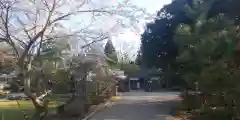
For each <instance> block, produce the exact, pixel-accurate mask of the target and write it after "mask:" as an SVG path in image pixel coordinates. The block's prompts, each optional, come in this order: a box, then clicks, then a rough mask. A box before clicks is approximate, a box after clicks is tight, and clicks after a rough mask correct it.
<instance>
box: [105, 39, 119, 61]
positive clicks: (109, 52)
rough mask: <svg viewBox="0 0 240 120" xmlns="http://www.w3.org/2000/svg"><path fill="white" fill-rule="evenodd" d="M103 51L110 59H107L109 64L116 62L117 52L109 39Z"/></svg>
mask: <svg viewBox="0 0 240 120" xmlns="http://www.w3.org/2000/svg"><path fill="white" fill-rule="evenodd" d="M104 53H105V54H106V56H107V57H108V58H109V59H110V60H107V62H108V63H109V64H116V63H117V62H118V57H117V52H116V50H115V48H114V46H113V43H112V41H111V40H108V41H107V44H106V46H105V48H104Z"/></svg>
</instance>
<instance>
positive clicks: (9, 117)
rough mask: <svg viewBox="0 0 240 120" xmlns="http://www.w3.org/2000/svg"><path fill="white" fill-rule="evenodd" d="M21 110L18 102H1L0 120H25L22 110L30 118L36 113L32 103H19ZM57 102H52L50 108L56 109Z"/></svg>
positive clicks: (20, 101)
mask: <svg viewBox="0 0 240 120" xmlns="http://www.w3.org/2000/svg"><path fill="white" fill-rule="evenodd" d="M18 102H19V104H20V108H19V106H18V104H17V101H16V100H11V101H10V100H2V101H0V120H24V116H23V113H22V110H23V111H24V112H26V113H27V115H28V116H29V117H30V116H32V115H33V113H34V106H33V104H32V101H23V100H19V101H18ZM55 106H56V102H50V105H49V107H50V108H54V107H55ZM21 109H22V110H21Z"/></svg>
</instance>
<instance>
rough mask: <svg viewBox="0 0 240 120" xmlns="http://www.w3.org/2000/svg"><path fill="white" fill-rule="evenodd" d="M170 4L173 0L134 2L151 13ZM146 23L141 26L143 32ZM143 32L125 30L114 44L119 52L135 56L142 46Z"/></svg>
mask: <svg viewBox="0 0 240 120" xmlns="http://www.w3.org/2000/svg"><path fill="white" fill-rule="evenodd" d="M170 2H171V0H132V3H133V4H135V5H137V6H139V7H143V8H145V9H146V10H147V12H149V13H156V12H157V11H158V10H160V9H161V8H162V7H163V6H164V5H165V4H168V3H170ZM145 23H146V21H144V20H143V21H142V23H141V24H139V27H140V28H141V32H142V31H143V27H144V25H145ZM141 32H135V31H132V30H130V29H125V30H124V32H123V33H122V34H119V35H118V36H117V37H115V38H113V44H114V45H115V47H116V49H117V50H118V51H124V52H128V53H129V54H130V55H131V56H135V55H136V52H137V50H138V48H139V46H140V34H141Z"/></svg>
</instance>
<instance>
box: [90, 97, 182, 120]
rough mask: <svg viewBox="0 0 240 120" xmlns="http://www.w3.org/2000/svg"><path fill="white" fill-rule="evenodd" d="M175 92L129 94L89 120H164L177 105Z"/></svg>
mask: <svg viewBox="0 0 240 120" xmlns="http://www.w3.org/2000/svg"><path fill="white" fill-rule="evenodd" d="M177 95H178V93H176V92H156V93H150V92H129V93H123V94H122V96H121V99H120V100H118V101H116V102H113V105H112V106H111V107H109V108H105V109H103V110H102V111H100V112H98V113H97V114H96V115H94V116H93V117H92V118H91V119H90V120H166V116H168V115H169V113H170V109H171V107H172V106H173V105H175V104H176V103H177V100H176V98H177Z"/></svg>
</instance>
